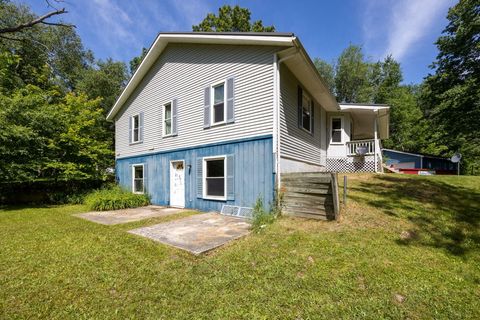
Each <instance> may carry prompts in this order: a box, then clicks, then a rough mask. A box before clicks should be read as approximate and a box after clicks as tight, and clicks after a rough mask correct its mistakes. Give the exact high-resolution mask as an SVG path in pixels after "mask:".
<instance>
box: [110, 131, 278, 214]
mask: <svg viewBox="0 0 480 320" xmlns="http://www.w3.org/2000/svg"><path fill="white" fill-rule="evenodd" d="M228 154H233V155H234V166H235V172H234V177H235V181H234V183H235V198H234V200H228V201H215V200H205V199H200V198H197V193H196V192H197V190H196V188H197V187H196V174H197V168H196V167H197V166H196V159H197V158H198V157H207V156H218V155H228ZM174 160H184V161H185V207H187V208H192V209H198V210H202V211H210V210H215V211H220V210H221V208H222V205H224V204H231V205H239V206H247V207H252V206H253V205H254V203H255V201H256V199H257V197H259V196H261V197H262V198H263V200H264V203H265V206H266V207H268V206H269V205H270V204H271V202H272V200H273V196H274V181H275V176H274V172H273V153H272V138H271V136H267V137H260V138H257V139H251V140H246V141H237V142H234V143H228V144H220V145H214V146H212V145H209V146H200V147H196V148H190V149H182V150H179V151H171V152H164V153H158V154H149V155H143V156H136V157H129V158H124V159H117V161H116V174H117V181H118V183H119V184H120V185H121V186H123V187H125V188H126V189H128V190H131V189H132V187H131V184H132V183H131V181H132V173H131V172H132V171H131V165H132V164H136V163H146V164H147V172H145V175H146V176H147V177H148V178H147V181H146V183H147V184H148V185H147V186H146V188H147V190H148V193H149V195H150V197H151V201H152V203H153V204H157V205H169V204H170V161H174Z"/></svg>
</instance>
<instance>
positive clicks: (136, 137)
mask: <svg viewBox="0 0 480 320" xmlns="http://www.w3.org/2000/svg"><path fill="white" fill-rule="evenodd" d="M138 140H140V137H139V135H138V128H135V129H133V141H134V142H136V141H138Z"/></svg>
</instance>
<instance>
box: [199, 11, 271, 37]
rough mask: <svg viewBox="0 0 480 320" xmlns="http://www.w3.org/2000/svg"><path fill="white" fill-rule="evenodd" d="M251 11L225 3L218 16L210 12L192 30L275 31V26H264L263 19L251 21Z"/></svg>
mask: <svg viewBox="0 0 480 320" xmlns="http://www.w3.org/2000/svg"><path fill="white" fill-rule="evenodd" d="M250 16H251V12H250V10H249V9H247V8H241V7H239V6H238V5H236V6H235V7H233V8H232V7H231V6H229V5H224V6H223V7H221V8H219V9H218V16H217V15H215V14H214V13H209V14H207V16H206V17H205V19H203V21H202V22H200V23H199V24H198V25H194V26H192V30H193V31H196V32H199V31H203V32H274V31H275V27H274V26H273V25H272V26H263V22H262V20H256V21H253V22H251V19H250Z"/></svg>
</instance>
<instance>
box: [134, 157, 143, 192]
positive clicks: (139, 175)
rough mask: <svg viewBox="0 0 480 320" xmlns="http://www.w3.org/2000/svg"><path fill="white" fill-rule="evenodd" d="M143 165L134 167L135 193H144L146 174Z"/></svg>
mask: <svg viewBox="0 0 480 320" xmlns="http://www.w3.org/2000/svg"><path fill="white" fill-rule="evenodd" d="M143 169H144V167H143V164H134V165H133V166H132V190H133V193H144V191H145V188H144V172H143Z"/></svg>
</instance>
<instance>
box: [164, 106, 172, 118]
mask: <svg viewBox="0 0 480 320" xmlns="http://www.w3.org/2000/svg"><path fill="white" fill-rule="evenodd" d="M171 118H172V105H171V104H170V103H169V104H166V105H165V120H167V119H171Z"/></svg>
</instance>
